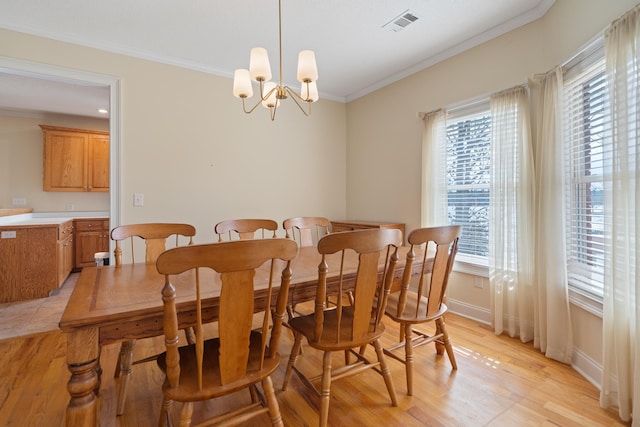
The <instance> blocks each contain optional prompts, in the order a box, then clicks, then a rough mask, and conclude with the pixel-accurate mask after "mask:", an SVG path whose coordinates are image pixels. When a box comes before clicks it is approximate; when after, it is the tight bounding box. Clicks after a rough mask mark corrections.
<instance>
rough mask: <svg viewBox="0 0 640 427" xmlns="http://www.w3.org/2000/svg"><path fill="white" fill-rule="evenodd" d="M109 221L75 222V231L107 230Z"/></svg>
mask: <svg viewBox="0 0 640 427" xmlns="http://www.w3.org/2000/svg"><path fill="white" fill-rule="evenodd" d="M108 229H109V221H105V220H102V219H98V220H82V221H78V220H76V231H95V230H108Z"/></svg>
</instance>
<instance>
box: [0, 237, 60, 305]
mask: <svg viewBox="0 0 640 427" xmlns="http://www.w3.org/2000/svg"><path fill="white" fill-rule="evenodd" d="M0 233H2V235H1V238H0V260H2V262H0V303H3V302H13V301H24V300H29V299H35V298H44V297H47V296H49V293H50V292H51V291H53V290H55V289H57V288H58V287H59V280H60V277H61V275H60V274H58V265H59V264H58V254H59V251H58V246H57V245H58V234H59V232H58V226H57V225H55V224H54V225H46V226H29V227H24V226H19V227H13V226H3V227H1V228H0Z"/></svg>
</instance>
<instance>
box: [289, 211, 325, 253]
mask: <svg viewBox="0 0 640 427" xmlns="http://www.w3.org/2000/svg"><path fill="white" fill-rule="evenodd" d="M330 225H331V223H330V222H329V220H328V219H327V218H324V217H319V216H314V217H312V216H298V217H293V218H287V219H285V220H284V221H282V228H284V230H285V237H286V238H287V239H292V240H295V241H296V242H297V243H298V246H300V247H305V246H315V245H316V244H317V243H318V240H320V238H321V237H323V236H325V235H327V234H329V233H330V231H331V230H330Z"/></svg>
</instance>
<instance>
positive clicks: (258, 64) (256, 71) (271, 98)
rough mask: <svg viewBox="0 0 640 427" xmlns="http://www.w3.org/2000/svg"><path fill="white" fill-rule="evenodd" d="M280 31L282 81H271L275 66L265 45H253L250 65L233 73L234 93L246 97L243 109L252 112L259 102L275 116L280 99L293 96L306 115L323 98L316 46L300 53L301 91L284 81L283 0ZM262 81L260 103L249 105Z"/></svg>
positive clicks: (279, 19)
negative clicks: (272, 64)
mask: <svg viewBox="0 0 640 427" xmlns="http://www.w3.org/2000/svg"><path fill="white" fill-rule="evenodd" d="M278 35H279V44H280V46H279V47H280V80H279V83H275V82H271V81H270V80H271V66H270V64H269V55H268V54H267V50H266V49H265V48H262V47H254V48H253V49H251V55H250V57H249V69H248V70H246V69H238V70H235V72H234V75H233V96H235V97H237V98H240V99H242V109H243V110H244V112H245V113H247V114H250V113H252V112H253V111H254V110H255V109H256V108H257V107H258V105H260V104H262V106H263V107H265V108H267V109H268V110H269V116H270V118H271V120H274V119H275V116H276V109H277V108H278V106H279V105H280V100H282V99H287V98H289V97H291V99H293V100H294V101H295V103H296V105H297V106H298V107H299V108H300V110H301V111H302V112H303V113H304V114H305V115H306V116H308V115H310V114H311V103H313V102H315V101H317V100H318V99H319V96H318V86H317V84H316V81H317V80H318V67H317V65H316V55H315V53H314V52H313V51H312V50H303V51H301V52H300V53H299V54H298V70H297V79H298V81H299V82H300V83H301V88H300V93H298V92H296V91H294V90H293V89H291V88H290V87H289V86H285V85H284V84H283V83H282V0H278ZM252 80H253V81H255V82H257V83H258V85H259V88H260V99H259V100H258V101H257V103H256V104H255V105H254V106H253V107H251V108H247V105H246V100H247V99H248V98H251V97H252V96H253V84H252V82H251V81H252Z"/></svg>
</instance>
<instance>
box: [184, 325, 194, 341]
mask: <svg viewBox="0 0 640 427" xmlns="http://www.w3.org/2000/svg"><path fill="white" fill-rule="evenodd" d="M184 336H185V338H186V339H187V343H188V344H195V343H196V334H195V333H194V332H193V328H192V327H188V328H184Z"/></svg>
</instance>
